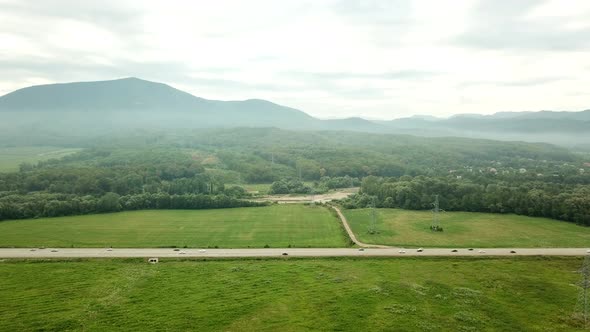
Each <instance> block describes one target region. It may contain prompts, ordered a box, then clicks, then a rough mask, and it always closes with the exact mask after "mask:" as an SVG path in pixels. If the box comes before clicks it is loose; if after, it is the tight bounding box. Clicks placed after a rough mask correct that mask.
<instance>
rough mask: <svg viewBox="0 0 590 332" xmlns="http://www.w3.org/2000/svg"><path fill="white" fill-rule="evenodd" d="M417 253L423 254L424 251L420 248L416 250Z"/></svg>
mask: <svg viewBox="0 0 590 332" xmlns="http://www.w3.org/2000/svg"><path fill="white" fill-rule="evenodd" d="M416 251H417V252H423V251H424V249H423V248H418V250H416Z"/></svg>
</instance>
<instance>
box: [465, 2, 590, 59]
mask: <svg viewBox="0 0 590 332" xmlns="http://www.w3.org/2000/svg"><path fill="white" fill-rule="evenodd" d="M568 3H572V2H570V1H564V3H563V5H564V6H567V5H568ZM542 5H543V2H540V1H536V0H521V1H496V0H484V1H481V3H480V5H479V6H478V7H477V8H476V10H475V12H474V14H473V16H472V19H471V23H470V27H469V29H468V30H467V31H465V33H463V34H461V35H460V36H457V37H456V38H455V39H454V42H455V43H457V44H458V45H461V46H467V47H473V48H481V49H488V50H525V51H526V50H528V51H535V50H536V51H577V50H589V49H590V38H588V37H587V36H590V25H589V26H582V27H581V28H577V29H572V28H571V27H570V26H568V23H569V22H570V21H571V19H572V18H571V17H555V16H541V17H530V16H529V14H530V13H531V12H534V11H535V9H536V8H538V7H540V6H542ZM577 15H580V16H585V17H586V18H587V17H588V15H590V11H582V12H581V13H577V14H576V16H577Z"/></svg>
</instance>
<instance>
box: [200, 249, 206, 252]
mask: <svg viewBox="0 0 590 332" xmlns="http://www.w3.org/2000/svg"><path fill="white" fill-rule="evenodd" d="M199 252H207V250H205V249H199Z"/></svg>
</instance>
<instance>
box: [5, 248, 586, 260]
mask: <svg viewBox="0 0 590 332" xmlns="http://www.w3.org/2000/svg"><path fill="white" fill-rule="evenodd" d="M53 250H57V251H53ZM400 250H403V251H405V252H400ZM451 250H452V249H446V248H445V249H441V248H432V249H424V251H422V252H418V251H417V250H416V249H399V248H387V249H383V248H367V249H364V250H362V251H361V250H359V249H354V248H288V249H287V248H285V249H280V248H268V249H180V251H174V250H173V249H161V248H158V249H147V248H145V249H144V248H137V249H131V248H128V249H117V248H115V249H112V251H108V250H107V249H102V248H62V249H51V248H47V249H32V248H20V249H12V248H7V249H0V259H1V258H48V257H55V258H76V257H92V258H99V257H159V258H166V257H211V258H219V257H282V256H283V253H287V254H288V257H362V256H367V257H375V256H384V257H403V256H444V257H449V256H450V257H452V256H585V255H588V254H590V250H589V249H586V248H535V249H531V248H528V249H519V248H516V249H514V248H503V249H499V248H495V249H477V248H475V249H474V250H471V251H470V250H468V249H457V252H452V251H451ZM511 250H514V251H515V252H516V253H511V252H510V251H511Z"/></svg>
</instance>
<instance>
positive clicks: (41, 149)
mask: <svg viewBox="0 0 590 332" xmlns="http://www.w3.org/2000/svg"><path fill="white" fill-rule="evenodd" d="M80 150H81V149H72V148H60V147H49V146H30V147H18V148H0V172H13V171H17V170H18V166H19V165H20V164H21V163H24V162H28V163H31V164H35V163H36V162H38V161H41V160H48V159H59V158H61V157H64V156H67V155H69V154H72V153H74V152H77V151H80Z"/></svg>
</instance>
